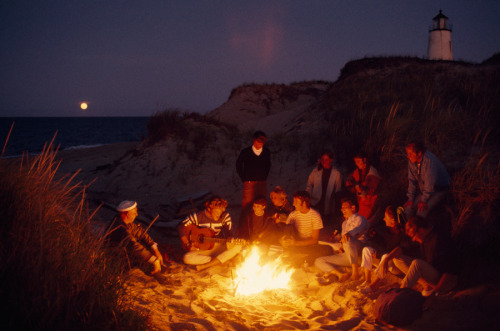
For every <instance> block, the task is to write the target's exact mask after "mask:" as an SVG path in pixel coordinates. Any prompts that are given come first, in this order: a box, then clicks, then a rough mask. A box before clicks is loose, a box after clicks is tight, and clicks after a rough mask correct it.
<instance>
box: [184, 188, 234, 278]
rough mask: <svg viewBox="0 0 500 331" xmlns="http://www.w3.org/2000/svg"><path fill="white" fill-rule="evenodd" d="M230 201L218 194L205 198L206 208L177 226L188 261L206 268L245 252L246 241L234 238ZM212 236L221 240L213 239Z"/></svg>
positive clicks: (201, 268)
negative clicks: (229, 211) (228, 205)
mask: <svg viewBox="0 0 500 331" xmlns="http://www.w3.org/2000/svg"><path fill="white" fill-rule="evenodd" d="M226 207H227V201H226V200H224V199H222V198H220V197H218V196H214V197H212V198H211V199H209V200H208V201H206V202H205V209H204V210H202V211H199V212H196V213H193V214H191V215H189V216H188V217H187V218H186V219H185V220H184V221H182V222H181V223H180V224H179V226H178V228H177V230H178V232H179V236H180V239H181V242H182V246H183V248H184V249H185V250H186V251H187V253H186V254H184V258H183V260H184V263H186V264H189V265H195V266H196V270H198V271H200V270H204V269H207V268H210V267H212V266H216V265H219V264H223V263H225V262H227V261H229V260H230V259H232V258H233V257H235V256H236V255H238V254H239V253H240V252H241V249H242V245H241V244H238V243H237V242H236V241H235V240H233V239H232V238H233V235H232V222H231V216H229V213H228V212H226V211H225V210H226ZM210 238H213V239H218V240H210Z"/></svg>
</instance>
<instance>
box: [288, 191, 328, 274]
mask: <svg viewBox="0 0 500 331" xmlns="http://www.w3.org/2000/svg"><path fill="white" fill-rule="evenodd" d="M293 206H294V207H295V210H294V211H292V212H291V213H290V215H288V218H287V220H286V224H290V225H293V228H294V230H295V235H294V236H284V237H283V238H282V239H281V245H282V246H283V248H284V249H285V250H286V251H287V252H288V255H289V256H290V258H291V262H292V263H293V264H296V265H297V264H298V265H300V264H302V263H304V262H306V263H307V264H310V263H311V264H312V262H314V260H315V259H316V258H317V257H319V256H325V255H329V254H331V253H332V252H333V251H332V248H331V246H329V245H320V244H318V238H319V233H320V230H321V229H322V228H323V221H322V219H321V215H320V214H319V213H318V212H317V211H316V210H314V209H312V208H311V203H310V198H309V193H307V192H306V191H297V192H295V194H294V195H293Z"/></svg>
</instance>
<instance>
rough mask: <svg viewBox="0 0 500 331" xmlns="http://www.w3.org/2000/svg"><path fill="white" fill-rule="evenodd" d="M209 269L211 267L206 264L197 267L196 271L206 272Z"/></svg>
mask: <svg viewBox="0 0 500 331" xmlns="http://www.w3.org/2000/svg"><path fill="white" fill-rule="evenodd" d="M209 267H210V266H209V265H208V263H206V264H199V265H197V266H196V271H203V270H205V269H207V268H209Z"/></svg>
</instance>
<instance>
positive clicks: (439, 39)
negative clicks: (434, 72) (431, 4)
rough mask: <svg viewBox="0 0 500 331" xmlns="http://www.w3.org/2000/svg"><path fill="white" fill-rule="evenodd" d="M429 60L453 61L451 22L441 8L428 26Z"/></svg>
mask: <svg viewBox="0 0 500 331" xmlns="http://www.w3.org/2000/svg"><path fill="white" fill-rule="evenodd" d="M428 56H429V60H447V61H453V51H452V48H451V24H450V23H449V22H448V17H446V16H445V15H444V14H443V12H442V11H441V10H439V14H437V15H436V17H434V18H433V19H432V25H431V26H430V27H429V45H428Z"/></svg>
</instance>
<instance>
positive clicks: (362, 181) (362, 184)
mask: <svg viewBox="0 0 500 331" xmlns="http://www.w3.org/2000/svg"><path fill="white" fill-rule="evenodd" d="M353 159H354V164H356V170H354V172H353V173H352V174H350V175H349V176H348V177H347V179H346V183H345V186H346V189H347V190H348V191H349V192H350V193H352V194H355V195H356V198H357V199H358V205H359V210H358V215H361V216H364V217H365V218H366V219H367V220H368V221H369V222H370V223H372V222H371V217H372V216H373V212H374V207H375V203H376V201H377V189H378V186H379V184H380V181H381V179H382V177H381V176H380V175H379V173H378V171H377V169H375V168H374V167H373V166H372V165H370V163H369V162H368V158H367V157H366V154H364V153H363V152H360V153H358V154H356V155H355V156H354V158H353Z"/></svg>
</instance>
